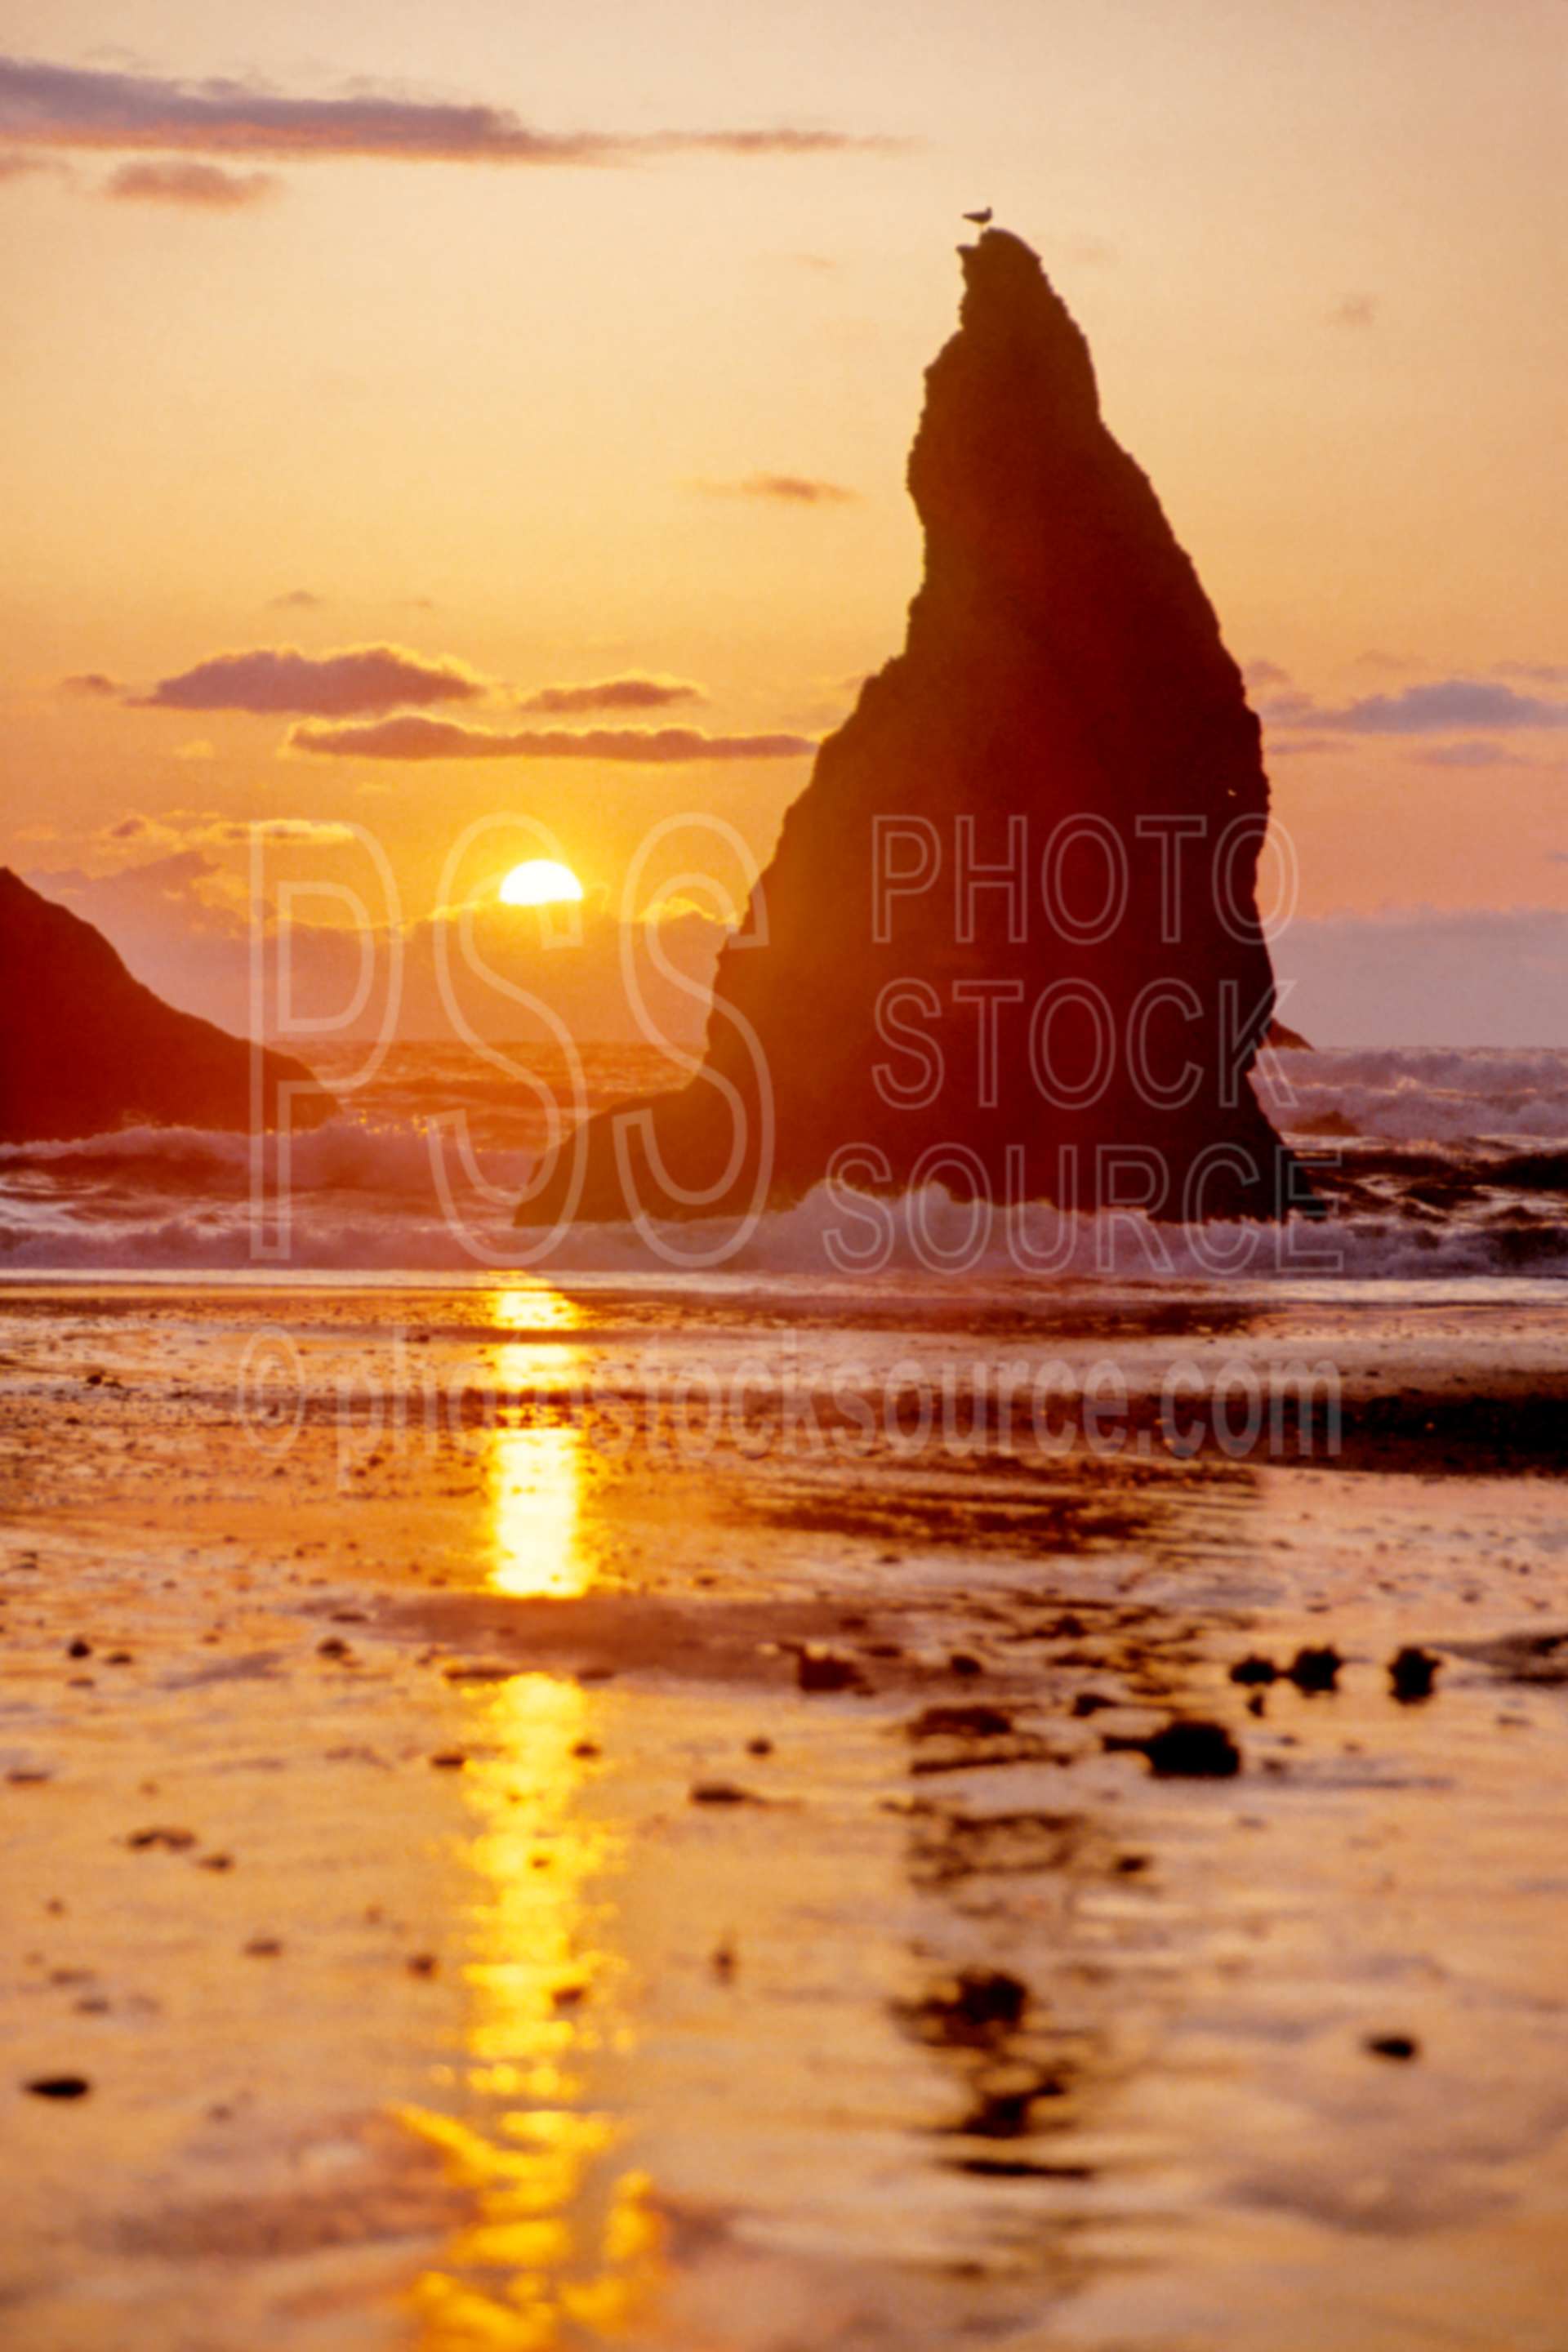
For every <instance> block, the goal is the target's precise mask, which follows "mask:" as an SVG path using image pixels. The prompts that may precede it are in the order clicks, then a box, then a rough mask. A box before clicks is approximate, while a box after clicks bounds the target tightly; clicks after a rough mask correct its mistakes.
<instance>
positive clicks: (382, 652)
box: [130, 646, 489, 719]
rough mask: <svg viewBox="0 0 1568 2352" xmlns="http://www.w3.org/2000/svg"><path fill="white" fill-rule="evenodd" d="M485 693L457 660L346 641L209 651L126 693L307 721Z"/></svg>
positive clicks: (148, 704) (149, 704)
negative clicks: (140, 691)
mask: <svg viewBox="0 0 1568 2352" xmlns="http://www.w3.org/2000/svg"><path fill="white" fill-rule="evenodd" d="M488 691H489V688H488V687H487V686H486V684H485V681H484V680H483V679H482V678H480V677H476V676H475V675H474V673H473V672H472V671H471V670H469V669H467V668H465V667H464V666H463V664H462V663H461V662H458V661H453V660H452V659H450V658H449V657H444V658H443V659H441V660H439V661H427V660H426V658H425V656H423V655H422V654H414V653H409V652H407V651H406V650H405V647H403V646H349V647H347V648H346V649H345V650H344V651H342V652H341V653H331V654H320V655H312V654H303V653H300V650H299V649H298V647H297V646H258V648H256V649H255V650H254V651H253V652H249V653H238V654H215V655H214V656H213V657H212V659H211V660H210V661H205V662H198V663H197V664H196V666H195V668H194V669H187V670H182V671H181V673H180V674H179V676H178V677H165V678H161V679H160V680H159V682H158V684H157V685H156V686H155V687H154V688H153V691H152V693H151V694H144V695H139V696H136V697H133V698H130V699H132V701H133V703H134V707H135V708H136V709H139V710H250V711H257V712H260V713H263V714H272V715H276V714H279V713H292V712H295V711H302V712H304V713H306V714H307V715H308V716H309V717H310V718H312V719H355V718H359V717H361V716H363V715H367V714H369V713H370V712H373V711H378V710H395V709H397V708H398V707H399V705H401V704H404V703H414V704H416V705H417V706H421V707H423V706H424V705H426V704H428V703H432V702H473V701H476V700H477V699H478V698H479V697H480V696H481V695H483V694H485V693H487V692H488Z"/></svg>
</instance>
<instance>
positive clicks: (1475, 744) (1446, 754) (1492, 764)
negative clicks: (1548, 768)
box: [1406, 736, 1537, 768]
mask: <svg viewBox="0 0 1568 2352" xmlns="http://www.w3.org/2000/svg"><path fill="white" fill-rule="evenodd" d="M1406 757H1407V758H1408V759H1409V761H1410V762H1411V764H1412V765H1413V766H1414V767H1417V768H1533V767H1534V766H1535V765H1536V764H1537V763H1536V761H1533V760H1527V759H1526V758H1525V757H1524V755H1523V753H1522V752H1520V751H1510V750H1509V749H1508V747H1507V745H1506V744H1503V743H1489V742H1487V741H1485V740H1483V739H1482V738H1480V737H1479V736H1478V737H1475V738H1472V739H1471V740H1469V741H1468V742H1462V743H1432V744H1428V745H1427V746H1426V749H1425V750H1423V751H1411V752H1408V753H1407V754H1406Z"/></svg>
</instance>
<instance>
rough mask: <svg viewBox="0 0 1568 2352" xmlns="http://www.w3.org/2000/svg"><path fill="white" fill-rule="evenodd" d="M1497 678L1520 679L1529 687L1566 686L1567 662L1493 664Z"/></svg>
mask: <svg viewBox="0 0 1568 2352" xmlns="http://www.w3.org/2000/svg"><path fill="white" fill-rule="evenodd" d="M1492 667H1493V668H1494V669H1495V670H1496V672H1497V674H1498V676H1499V677H1522V678H1524V679H1525V680H1526V681H1527V682H1528V683H1529V684H1530V685H1531V686H1568V662H1521V661H1501V662H1494V663H1493V664H1492Z"/></svg>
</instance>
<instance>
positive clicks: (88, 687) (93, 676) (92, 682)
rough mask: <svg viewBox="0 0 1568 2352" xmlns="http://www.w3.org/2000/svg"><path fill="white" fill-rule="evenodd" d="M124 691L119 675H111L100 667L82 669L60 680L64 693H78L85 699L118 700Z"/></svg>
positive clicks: (61, 689)
mask: <svg viewBox="0 0 1568 2352" xmlns="http://www.w3.org/2000/svg"><path fill="white" fill-rule="evenodd" d="M124 691H125V688H123V687H122V686H121V683H120V680H119V679H118V678H117V677H108V676H107V675H106V674H105V673H104V672H103V671H102V670H100V669H80V670H78V671H76V673H75V674H74V676H72V677H62V678H61V680H60V692H61V693H62V694H72V695H77V696H79V697H80V698H81V699H82V700H84V701H98V702H110V701H117V700H118V699H119V698H120V696H121V695H122V694H123V693H124Z"/></svg>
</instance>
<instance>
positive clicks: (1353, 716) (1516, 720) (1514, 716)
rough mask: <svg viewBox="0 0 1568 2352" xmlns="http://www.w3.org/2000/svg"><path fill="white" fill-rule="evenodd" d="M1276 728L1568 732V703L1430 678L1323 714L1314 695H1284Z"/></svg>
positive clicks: (1269, 713)
mask: <svg viewBox="0 0 1568 2352" xmlns="http://www.w3.org/2000/svg"><path fill="white" fill-rule="evenodd" d="M1263 715H1264V717H1265V719H1268V722H1269V724H1270V725H1271V726H1274V727H1310V728H1311V729H1312V730H1314V732H1317V733H1320V734H1321V733H1325V732H1331V733H1334V734H1343V735H1442V734H1450V733H1452V732H1454V731H1455V730H1458V729H1460V728H1468V727H1474V728H1483V729H1485V730H1487V732H1488V733H1493V732H1496V731H1497V730H1512V729H1515V728H1522V727H1568V702H1549V701H1547V700H1545V699H1544V698H1542V696H1540V695H1535V694H1520V693H1518V692H1517V691H1516V690H1515V688H1512V687H1511V686H1500V685H1499V684H1498V683H1497V682H1496V680H1495V679H1489V678H1477V677H1438V678H1432V679H1429V680H1428V681H1426V683H1425V684H1424V685H1421V686H1407V687H1405V688H1404V689H1403V690H1402V691H1401V692H1400V693H1398V694H1367V695H1363V696H1361V697H1360V698H1358V699H1357V700H1356V701H1354V702H1347V703H1343V704H1341V705H1340V706H1338V707H1337V708H1334V709H1325V708H1324V707H1323V706H1322V705H1321V703H1318V702H1315V701H1314V700H1313V699H1312V698H1311V697H1310V695H1304V694H1296V695H1285V696H1282V697H1280V698H1279V700H1278V701H1275V702H1272V703H1269V704H1267V705H1266V706H1265V709H1264V713H1263Z"/></svg>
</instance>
